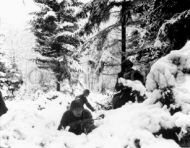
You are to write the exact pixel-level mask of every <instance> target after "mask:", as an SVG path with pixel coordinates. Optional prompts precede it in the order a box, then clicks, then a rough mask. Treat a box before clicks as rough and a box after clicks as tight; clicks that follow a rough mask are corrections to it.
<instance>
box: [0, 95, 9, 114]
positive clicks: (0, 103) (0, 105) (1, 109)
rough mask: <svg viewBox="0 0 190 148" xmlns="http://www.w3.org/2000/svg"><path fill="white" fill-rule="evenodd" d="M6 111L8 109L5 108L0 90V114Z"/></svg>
mask: <svg viewBox="0 0 190 148" xmlns="http://www.w3.org/2000/svg"><path fill="white" fill-rule="evenodd" d="M7 111H8V109H7V107H6V105H5V102H4V100H3V96H2V93H1V92H0V116H2V115H3V114H5V113H6V112H7Z"/></svg>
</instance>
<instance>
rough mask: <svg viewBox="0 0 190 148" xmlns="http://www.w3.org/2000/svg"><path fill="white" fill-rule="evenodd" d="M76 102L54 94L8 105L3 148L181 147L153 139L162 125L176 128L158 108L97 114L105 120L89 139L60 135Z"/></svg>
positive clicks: (1, 126)
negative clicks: (65, 115) (63, 120)
mask: <svg viewBox="0 0 190 148" xmlns="http://www.w3.org/2000/svg"><path fill="white" fill-rule="evenodd" d="M107 97H108V96H103V95H100V94H98V95H97V94H92V95H91V96H89V101H90V102H91V103H92V104H93V105H95V103H94V102H95V101H97V102H100V103H102V102H103V101H104V102H106V101H105V100H106V98H107ZM93 98H94V99H93ZM72 99H73V98H72V97H71V96H68V95H63V94H61V93H57V92H51V93H49V94H47V95H43V97H42V96H39V98H38V99H36V100H33V101H32V100H18V101H10V102H9V101H7V102H6V103H7V106H8V108H9V111H8V113H7V114H5V115H4V116H2V117H1V118H0V147H2V148H8V147H11V148H17V147H18V148H21V147H31V148H40V147H46V148H54V147H56V148H68V147H69V148H80V147H81V148H97V147H101V148H110V147H111V148H112V147H117V148H124V147H127V146H129V147H131V148H132V147H134V140H135V139H140V144H141V146H142V148H149V147H154V148H156V147H161V146H162V147H163V146H165V147H167V148H168V147H172V148H177V147H178V145H177V144H176V143H175V142H174V141H172V140H165V139H163V138H155V137H154V136H153V135H152V132H155V131H158V130H159V129H160V125H162V126H165V127H172V126H174V125H175V121H176V118H174V117H171V116H170V114H169V113H168V112H167V111H166V110H163V109H161V108H159V106H156V105H146V104H130V103H129V104H126V105H125V106H124V107H122V108H120V109H117V110H110V111H97V112H95V113H93V116H94V118H96V117H97V116H98V115H99V114H100V113H104V114H105V118H104V119H101V120H96V122H95V124H96V125H97V126H98V128H96V129H95V130H94V131H93V132H92V133H90V134H89V135H85V134H82V135H80V136H76V135H74V134H72V133H69V132H67V131H57V127H58V124H59V121H60V119H61V116H62V114H63V112H64V111H65V110H66V109H67V107H68V105H69V102H70V101H71V100H72ZM95 107H96V109H97V106H95Z"/></svg>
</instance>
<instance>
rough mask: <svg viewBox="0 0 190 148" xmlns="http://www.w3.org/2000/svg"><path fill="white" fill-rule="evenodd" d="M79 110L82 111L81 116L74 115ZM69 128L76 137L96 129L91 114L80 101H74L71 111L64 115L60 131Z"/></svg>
mask: <svg viewBox="0 0 190 148" xmlns="http://www.w3.org/2000/svg"><path fill="white" fill-rule="evenodd" d="M77 108H78V109H79V108H80V109H81V111H82V112H81V114H80V116H76V115H75V114H74V111H76V110H77ZM67 126H69V127H70V128H69V131H70V132H73V133H75V134H76V135H80V134H81V133H89V132H91V131H92V130H93V129H94V128H95V126H94V124H93V119H92V115H91V113H90V112H89V111H88V110H86V109H84V108H83V106H82V105H81V103H80V102H79V101H78V100H74V101H73V102H72V103H71V107H70V109H69V110H67V111H66V112H65V113H64V114H63V116H62V119H61V122H60V124H59V127H58V130H61V129H65V128H66V127H67Z"/></svg>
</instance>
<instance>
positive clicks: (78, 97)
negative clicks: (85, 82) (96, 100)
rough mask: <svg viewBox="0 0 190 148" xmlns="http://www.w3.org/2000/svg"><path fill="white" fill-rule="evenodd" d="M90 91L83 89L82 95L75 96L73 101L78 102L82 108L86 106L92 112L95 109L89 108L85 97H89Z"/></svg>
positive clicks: (89, 105)
mask: <svg viewBox="0 0 190 148" xmlns="http://www.w3.org/2000/svg"><path fill="white" fill-rule="evenodd" d="M89 94H90V91H89V90H88V89H85V90H84V91H83V94H81V95H79V96H77V97H76V98H75V99H76V100H79V101H80V103H81V104H82V106H83V105H84V104H86V106H87V107H88V108H89V109H90V110H91V111H92V112H93V111H95V109H94V108H93V107H92V106H91V104H90V103H89V102H88V100H87V97H88V96H89Z"/></svg>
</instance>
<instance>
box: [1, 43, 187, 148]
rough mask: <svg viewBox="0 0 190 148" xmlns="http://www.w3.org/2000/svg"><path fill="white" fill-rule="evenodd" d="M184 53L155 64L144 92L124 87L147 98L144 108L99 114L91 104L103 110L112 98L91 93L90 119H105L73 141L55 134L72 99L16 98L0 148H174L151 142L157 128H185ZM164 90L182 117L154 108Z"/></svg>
mask: <svg viewBox="0 0 190 148" xmlns="http://www.w3.org/2000/svg"><path fill="white" fill-rule="evenodd" d="M188 48H189V43H188V44H187V45H186V46H185V47H184V48H183V49H182V50H180V51H173V52H172V53H171V54H169V55H167V56H166V57H163V58H161V59H160V60H158V62H156V63H155V64H154V65H153V66H152V69H151V71H150V73H149V75H148V77H147V83H146V88H144V87H142V85H140V84H139V83H131V82H130V81H126V82H123V83H125V85H130V86H132V87H133V89H137V90H139V89H140V90H139V91H142V93H144V94H147V100H145V101H144V102H143V103H127V104H125V105H124V106H123V107H122V108H119V109H116V110H108V111H105V110H100V108H101V107H100V106H99V105H98V104H97V103H96V102H98V103H100V104H103V105H105V104H108V103H109V102H110V98H111V97H112V95H113V94H112V93H109V94H107V95H102V94H97V93H91V94H90V96H89V98H88V99H89V102H90V103H91V104H92V106H94V107H95V108H96V110H97V111H96V112H94V113H93V117H94V118H97V117H98V115H100V114H102V113H103V114H104V115H105V118H104V119H100V120H95V124H96V125H97V128H96V129H95V130H93V131H92V132H91V133H90V134H88V135H85V134H82V135H80V136H76V135H74V134H73V133H69V132H67V131H66V130H65V131H58V130H57V127H58V124H59V122H60V119H61V117H62V114H63V112H64V111H66V110H67V109H68V106H69V104H70V102H71V101H72V100H73V99H74V97H73V96H70V95H66V94H63V93H59V92H49V93H47V94H43V93H40V92H38V94H37V95H36V94H35V95H33V98H27V97H23V96H22V97H20V98H22V99H19V97H17V99H16V100H14V101H6V104H7V106H8V108H9V111H8V112H7V114H5V115H3V116H2V117H1V118H0V147H1V148H10V147H11V148H21V147H28V148H30V147H31V148H42V147H43V148H55V147H56V148H115V147H117V148H127V147H128V148H136V147H135V141H136V140H137V141H138V140H140V145H141V148H160V147H162V148H178V147H179V146H178V145H177V144H176V143H175V142H174V141H173V140H167V139H164V138H162V137H155V136H154V135H153V134H152V133H155V132H158V131H159V130H160V128H166V129H167V128H172V127H181V128H182V129H183V132H185V130H186V127H189V126H190V115H189V109H190V106H189V103H188V102H189V98H190V92H189V88H190V87H189V83H188V82H189V80H190V75H189V74H188V69H189V66H190V63H189V57H190V54H189V52H188V50H187V49H188ZM184 51H185V52H184ZM184 69H186V71H184ZM168 86H169V87H170V86H172V89H173V91H174V99H175V103H176V104H174V105H177V106H181V107H182V112H178V113H175V114H174V115H171V114H170V113H169V110H168V109H167V108H166V106H161V105H160V104H159V103H156V104H155V100H156V99H158V98H159V96H160V95H161V94H160V92H161V90H162V89H163V88H165V87H168ZM23 98H24V99H23ZM179 138H180V135H179Z"/></svg>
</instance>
